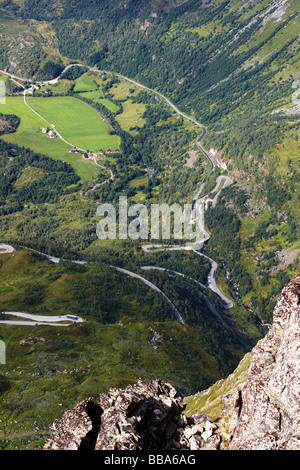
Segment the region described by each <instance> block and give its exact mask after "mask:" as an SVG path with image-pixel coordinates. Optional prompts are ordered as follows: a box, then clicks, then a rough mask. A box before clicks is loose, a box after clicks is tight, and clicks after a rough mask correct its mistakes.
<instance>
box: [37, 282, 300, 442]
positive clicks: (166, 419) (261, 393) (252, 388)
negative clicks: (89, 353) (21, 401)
mask: <svg viewBox="0 0 300 470" xmlns="http://www.w3.org/2000/svg"><path fill="white" fill-rule="evenodd" d="M249 362H250V365H247V369H245V367H244V366H243V364H246V363H247V364H249ZM237 371H238V373H237V377H235V375H234V373H233V374H232V375H231V376H230V377H229V378H228V379H227V381H226V379H224V381H220V382H219V383H217V384H216V385H215V386H213V387H211V388H210V389H208V390H205V391H204V392H201V393H200V394H199V395H197V400H196V401H195V403H196V404H197V403H198V402H199V403H202V408H201V406H200V405H199V408H195V409H194V411H195V412H194V414H192V415H189V414H188V413H187V412H186V411H187V410H186V400H185V399H184V398H183V397H182V396H181V395H180V394H179V393H178V392H177V391H176V390H175V388H174V387H172V386H171V385H170V384H167V383H165V382H162V381H158V380H155V381H151V382H149V383H142V382H140V381H138V382H137V383H136V384H135V385H129V386H128V387H126V388H125V389H124V390H120V389H111V390H110V391H109V393H108V394H107V395H104V394H101V395H100V399H99V403H94V402H93V401H92V400H91V399H89V398H87V399H86V400H84V401H82V402H81V403H79V404H78V405H77V406H76V407H75V408H74V410H72V411H67V412H66V413H65V414H64V415H63V416H62V418H61V419H60V420H56V421H55V422H54V423H53V426H52V429H53V433H52V435H51V436H50V438H49V439H48V440H47V442H46V443H45V445H44V449H46V450H55V449H63V450H73V449H95V450H206V449H207V450H217V449H221V450H222V449H224V450H225V449H230V450H280V449H286V450H292V449H297V450H299V449H300V276H297V277H296V278H295V279H293V280H292V281H291V282H290V283H289V284H288V285H287V286H286V287H285V288H284V289H283V291H282V294H281V296H280V298H279V300H278V302H277V305H276V308H275V310H274V318H273V324H272V326H271V328H270V330H269V332H268V334H267V335H266V337H265V338H264V339H263V340H261V341H260V342H259V343H258V344H257V345H256V347H255V348H254V349H253V351H252V353H251V354H250V355H249V354H248V355H247V357H246V360H243V361H241V365H240V366H239V367H238V368H237ZM218 389H219V390H220V392H219V393H220V396H219V397H218V396H217V397H216V391H218ZM210 390H211V391H212V390H213V397H211V396H210ZM222 390H223V392H222ZM222 393H223V394H222ZM203 397H204V398H205V399H203ZM201 398H202V401H201ZM204 402H206V405H207V404H208V403H209V404H210V406H205V405H203V403H204ZM215 402H216V403H218V407H217V409H218V414H216V412H214V413H212V412H210V411H211V405H212V404H213V403H215ZM221 402H222V407H220V403H221ZM208 410H209V411H208ZM216 423H218V424H216ZM224 423H225V424H224Z"/></svg>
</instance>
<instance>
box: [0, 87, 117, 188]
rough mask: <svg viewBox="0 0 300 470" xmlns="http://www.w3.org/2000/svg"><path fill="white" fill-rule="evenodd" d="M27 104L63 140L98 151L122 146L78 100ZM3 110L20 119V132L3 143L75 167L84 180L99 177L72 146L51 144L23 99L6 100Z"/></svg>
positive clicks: (31, 100) (35, 100) (56, 99)
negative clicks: (14, 145) (71, 148)
mask: <svg viewBox="0 0 300 470" xmlns="http://www.w3.org/2000/svg"><path fill="white" fill-rule="evenodd" d="M28 103H29V104H30V106H32V108H33V109H34V110H35V111H37V112H38V113H39V114H41V115H42V116H43V117H44V118H45V119H46V120H47V121H48V122H50V121H51V124H52V123H53V124H55V125H56V127H57V130H58V132H60V134H61V135H62V137H63V138H65V139H66V140H67V141H68V142H70V143H72V144H73V145H76V146H77V147H81V148H83V149H85V148H86V147H87V149H88V150H91V151H96V150H98V149H99V147H100V146H101V147H103V148H106V147H107V148H108V147H110V146H112V147H113V146H115V147H119V145H120V139H119V137H118V136H116V135H113V136H110V135H109V134H108V127H107V125H106V123H105V122H104V121H102V119H101V117H100V116H99V115H98V113H97V112H96V111H95V110H93V109H92V108H91V107H89V106H88V105H86V104H85V103H84V102H82V101H79V100H77V99H76V98H72V97H53V98H29V99H28ZM1 108H2V109H3V111H2V112H3V113H5V114H15V115H17V116H19V117H20V119H21V124H20V126H19V128H18V130H17V132H15V133H14V134H7V135H3V136H2V139H3V140H5V141H6V142H10V143H15V144H17V145H20V146H24V147H28V148H30V149H31V150H33V151H34V152H37V153H42V154H44V155H47V156H50V157H52V158H57V159H59V160H63V161H65V162H67V163H69V164H70V165H72V167H73V168H74V169H75V171H76V173H77V174H78V176H79V177H80V178H82V179H83V180H91V179H93V178H94V177H95V176H97V175H98V174H99V168H98V167H95V165H94V163H93V162H91V161H83V159H82V155H81V154H70V153H69V149H70V146H69V145H68V144H66V143H65V142H63V141H62V140H61V139H58V138H57V139H54V140H52V139H49V137H48V135H45V134H42V128H43V127H44V125H45V123H44V121H43V120H42V119H41V118H39V117H38V116H37V115H35V114H34V113H33V112H32V111H30V109H29V108H28V107H27V106H25V104H24V101H23V97H21V96H20V97H19V96H18V97H7V98H6V104H5V105H3V106H2V107H1Z"/></svg>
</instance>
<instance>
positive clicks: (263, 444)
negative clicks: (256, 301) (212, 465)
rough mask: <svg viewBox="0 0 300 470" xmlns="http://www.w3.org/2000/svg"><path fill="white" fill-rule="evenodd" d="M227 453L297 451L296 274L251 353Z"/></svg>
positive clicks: (299, 280)
mask: <svg viewBox="0 0 300 470" xmlns="http://www.w3.org/2000/svg"><path fill="white" fill-rule="evenodd" d="M230 449H232V450H260V449H262V450H280V449H286V450H293V449H297V450H300V276H297V277H296V278H295V279H293V280H292V281H291V282H290V283H289V284H288V285H287V286H286V287H285V288H284V289H283V291H282V293H281V296H280V298H279V299H278V302H277V304H276V307H275V310H274V315H273V324H272V326H271V328H270V330H269V332H268V334H267V335H266V337H265V338H264V339H263V340H261V341H260V342H259V343H258V344H257V346H256V347H255V348H254V349H253V352H252V359H251V364H250V367H249V370H248V374H247V378H246V382H245V386H244V387H243V389H242V391H241V394H240V400H239V406H238V412H237V420H236V425H235V429H234V431H233V437H232V440H231V443H230Z"/></svg>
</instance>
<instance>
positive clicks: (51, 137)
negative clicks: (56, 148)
mask: <svg viewBox="0 0 300 470" xmlns="http://www.w3.org/2000/svg"><path fill="white" fill-rule="evenodd" d="M49 137H50V139H55V138H56V134H54V132H53V131H49Z"/></svg>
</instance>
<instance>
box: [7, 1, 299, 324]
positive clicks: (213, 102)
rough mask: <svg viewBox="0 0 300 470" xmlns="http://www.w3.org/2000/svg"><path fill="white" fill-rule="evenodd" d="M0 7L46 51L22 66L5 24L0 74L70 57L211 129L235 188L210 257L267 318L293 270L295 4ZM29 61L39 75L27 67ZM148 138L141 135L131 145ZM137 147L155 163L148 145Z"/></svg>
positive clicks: (211, 141)
mask: <svg viewBox="0 0 300 470" xmlns="http://www.w3.org/2000/svg"><path fill="white" fill-rule="evenodd" d="M0 5H1V3H0ZM2 5H4V6H5V11H6V12H7V15H10V17H11V18H13V19H14V22H15V23H16V25H18V28H23V29H24V28H27V30H29V31H31V32H32V34H35V35H36V37H35V39H33V44H35V45H36V48H37V49H38V50H39V51H42V52H43V55H42V56H41V57H40V59H39V60H38V61H37V63H35V61H32V60H26V57H27V59H28V57H29V56H28V55H27V52H26V51H27V46H26V44H27V43H26V44H25V46H26V47H23V48H22V54H21V55H22V57H23V58H24V59H25V60H23V62H22V61H21V58H20V57H19V59H18V54H19V52H20V49H19V47H18V44H19V43H18V41H10V38H11V37H12V34H13V33H12V32H11V31H14V32H15V31H18V28H11V29H9V28H8V27H6V26H5V25H6V22H7V21H8V20H7V19H5V18H6V17H5V18H4V20H2V23H3V28H4V29H5V31H6V33H5V35H3V36H2V40H3V41H4V42H5V41H6V42H5V44H4V46H3V51H6V52H5V54H3V55H2V58H1V61H2V62H1V67H2V68H4V67H7V68H8V69H9V70H10V71H12V72H16V71H19V72H21V73H22V74H24V75H27V74H29V75H35V76H43V77H44V74H45V73H46V72H47V73H48V74H49V77H48V78H53V75H55V71H56V70H58V69H59V67H61V64H62V63H63V62H65V63H66V60H68V59H65V57H66V56H67V57H69V58H72V60H78V61H81V62H83V63H87V64H88V65H91V66H93V65H97V67H98V68H99V69H104V70H110V71H115V72H118V73H121V74H123V75H124V76H127V77H130V78H134V79H137V80H138V81H139V82H140V83H142V84H144V85H147V86H149V87H150V88H152V89H156V90H158V91H159V92H162V93H163V94H165V95H166V96H168V97H169V98H170V99H171V100H172V101H173V102H174V103H175V104H176V105H177V106H179V108H180V109H181V110H182V111H184V112H186V113H187V114H189V115H191V116H194V117H195V118H196V119H197V120H198V121H200V122H202V123H203V124H204V125H205V126H206V127H207V130H208V132H207V134H206V136H205V139H204V143H203V145H204V146H205V148H207V149H210V150H211V156H212V158H213V159H214V161H215V162H216V163H217V164H219V165H221V166H222V168H223V169H225V170H227V171H228V173H229V175H230V176H231V177H232V179H233V181H234V184H233V185H232V186H231V187H230V188H227V189H226V190H225V191H224V198H223V199H221V200H220V203H221V205H220V207H219V208H218V209H217V211H215V213H214V214H212V213H210V214H208V215H207V225H208V226H209V228H211V229H212V227H214V226H215V225H216V223H217V221H222V224H223V225H224V224H225V225H226V226H227V218H228V217H227V214H228V212H229V211H228V208H231V210H232V211H233V212H234V216H236V217H237V218H238V219H239V223H240V226H239V229H238V230H237V233H235V234H233V235H234V237H232V233H231V231H230V222H229V223H228V227H229V229H228V233H226V235H225V237H223V232H221V231H220V230H217V231H216V230H215V231H214V234H213V236H212V238H211V240H210V248H209V249H210V250H211V255H212V254H214V258H216V257H217V258H218V260H219V262H221V261H222V259H224V253H226V258H225V259H226V263H227V268H228V269H229V271H230V274H231V276H232V278H233V280H234V282H235V284H237V285H238V286H239V289H240V292H239V293H240V295H241V297H242V301H243V303H244V304H246V305H247V306H248V307H249V308H251V309H252V310H254V311H255V312H256V313H257V314H258V315H259V316H260V317H261V318H263V320H264V321H266V322H269V321H270V319H271V317H272V310H273V307H274V304H275V302H276V298H277V296H278V294H279V292H280V290H281V289H282V287H283V285H284V284H285V283H286V282H287V281H288V280H289V279H291V278H292V277H293V276H294V275H295V273H296V272H297V270H298V269H299V249H300V245H299V218H300V212H299V189H300V186H299V184H300V183H299V151H300V147H299V146H300V140H299V103H298V101H299V100H298V91H297V90H298V88H297V87H298V78H299V58H300V48H299V34H298V31H299V18H300V16H299V8H298V2H297V0H273V1H272V2H269V1H267V0H263V1H261V2H254V1H250V2H248V1H247V2H246V1H243V0H231V1H230V0H217V1H215V2H210V3H209V2H203V1H202V0H188V1H187V2H178V1H171V0H170V1H159V0H157V1H152V2H147V1H146V0H139V1H138V2H137V1H126V2H123V1H122V2H114V1H112V0H105V1H104V2H101V6H100V4H99V3H97V2H93V1H91V0H89V1H84V2H83V1H81V0H76V1H75V0H74V1H72V2H69V1H68V2H67V1H66V0H62V1H60V2H56V1H55V2H53V3H52V4H51V10H50V9H49V8H48V4H47V2H45V1H39V2H37V1H35V2H32V1H27V0H24V1H20V2H18V7H17V6H16V3H15V2H13V1H12V0H6V1H5V2H4V3H3V2H2ZM3 8H4V7H3ZM39 31H40V33H41V32H42V33H43V34H42V36H43V38H44V39H43V41H44V43H43V44H41V43H40V42H39V41H41V37H40V36H41V34H40V33H39ZM38 35H39V38H40V39H39V40H38ZM50 37H51V38H52V42H53V41H54V42H53V43H50V42H49V44H47V40H48V39H47V38H50ZM45 41H46V43H45ZM29 42H30V41H29ZM51 44H52V45H51ZM7 45H9V47H7ZM28 47H29V46H28ZM7 51H8V52H7ZM35 57H37V58H38V57H39V56H38V55H35ZM48 59H49V60H50V66H49V63H48V62H47V61H48ZM70 60H71V59H70ZM21 62H22V64H21ZM26 63H27V64H30V65H32V64H34V70H33V69H32V67H30V69H29V68H28V70H27V71H26ZM20 64H21V65H22V67H21V66H20ZM52 72H53V73H52ZM147 132H148V131H147ZM144 139H145V136H144V135H143V133H142V132H141V134H137V136H136V138H135V139H134V140H133V142H132V146H133V147H134V148H135V149H136V148H137V147H139V144H140V142H144ZM161 145H163V144H161ZM164 145H165V147H166V148H168V145H169V142H168V136H167V135H166V136H165V142H164ZM139 148H142V152H144V153H145V156H143V159H144V158H146V160H147V165H148V166H150V167H152V166H153V165H154V163H155V162H153V161H151V154H152V153H153V152H152V148H151V147H150V148H149V146H141V147H139ZM167 157H168V156H167V155H166V158H167ZM208 184H212V182H210V181H208ZM159 190H162V192H163V188H162V187H161V188H159ZM230 217H231V218H232V217H233V215H232V214H231V215H230ZM222 224H221V225H222ZM230 238H231V239H233V238H234V240H235V243H234V245H231V244H228V240H229V239H230Z"/></svg>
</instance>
